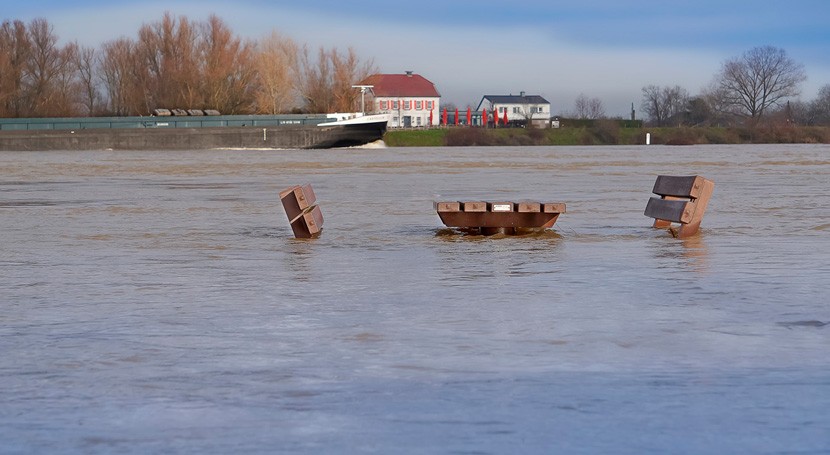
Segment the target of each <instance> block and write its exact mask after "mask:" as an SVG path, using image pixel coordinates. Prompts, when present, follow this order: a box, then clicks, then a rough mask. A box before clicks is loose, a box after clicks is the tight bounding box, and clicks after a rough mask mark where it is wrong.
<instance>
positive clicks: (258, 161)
mask: <svg viewBox="0 0 830 455" xmlns="http://www.w3.org/2000/svg"><path fill="white" fill-rule="evenodd" d="M658 174H674V175H691V174H700V175H703V176H705V177H707V178H709V179H711V180H713V181H715V183H716V187H715V193H714V196H713V198H712V201H711V202H710V204H709V208H708V212H707V214H706V217H705V219H704V220H703V225H702V230H701V233H700V234H699V235H697V236H695V237H693V238H691V239H688V240H677V239H674V238H672V237H671V235H669V234H668V233H667V231H664V230H655V229H652V228H651V227H650V225H651V220H650V219H649V218H646V217H645V216H643V210H644V208H645V204H646V201H647V200H648V198H649V197H650V196H651V194H650V190H651V187H652V185H653V183H654V179H655V177H656V175H658ZM304 183H311V184H312V185H313V186H314V189H315V192H316V194H317V197H318V202H319V204H320V205H321V208H322V211H323V215H324V217H325V224H324V230H323V233H322V236H321V237H320V238H319V239H315V240H311V241H307V240H295V239H293V238H292V235H291V230H290V228H289V226H288V223H287V220H286V218H285V214H284V212H283V211H282V206H281V204H280V202H279V200H278V197H277V194H278V193H279V191H280V190H282V189H284V188H286V187H288V186H291V185H295V184H304ZM828 189H830V147H828V146H826V145H796V146H789V145H786V146H778V145H777V146H693V147H661V146H651V147H609V146H605V147H520V148H509V147H493V148H385V149H347V150H328V151H294V150H281V151H233V152H227V151H193V152H166V151H158V152H104V151H101V152H30V153H11V152H0V235H2V238H1V239H0V240H1V241H0V277H2V279H0V305H2V306H0V308H2V312H0V352H2V356H0V383H2V384H3V387H2V388H0V403H2V406H0V441H3V443H2V448H1V449H0V452H3V453H20V454H24V453H26V454H28V453H158V452H165V453H245V452H259V453H262V452H266V453H552V452H567V453H827V452H828V451H830V436H828V435H830V364H829V363H828V354H827V353H828V348H830V343H829V342H830V327H828V326H825V325H824V324H825V323H827V322H830V307H828V305H827V303H826V296H827V294H828V287H829V286H828V283H830V198H828V196H827V193H828ZM469 199H478V200H482V199H484V200H524V199H532V200H539V201H545V202H565V203H566V204H567V208H568V210H567V213H566V214H563V215H562V216H561V217H560V218H559V221H558V222H557V224H556V226H555V229H553V230H551V231H548V232H545V233H543V234H534V235H527V236H517V237H503V236H494V237H480V236H466V235H461V234H458V233H455V232H453V231H449V230H447V229H444V228H443V226H442V225H441V223H440V220H439V219H438V217H437V215H436V214H435V212H434V211H433V209H432V203H433V201H435V200H469Z"/></svg>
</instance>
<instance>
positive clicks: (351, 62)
mask: <svg viewBox="0 0 830 455" xmlns="http://www.w3.org/2000/svg"><path fill="white" fill-rule="evenodd" d="M376 71H377V70H376V68H375V66H374V64H372V62H371V61H367V62H361V61H360V59H359V58H358V56H357V54H356V53H355V51H354V50H353V49H351V48H350V49H349V51H348V53H347V54H346V55H341V54H340V53H339V52H338V51H337V49H334V48H333V49H331V50H329V51H327V50H325V49H324V48H322V47H321V48H320V50H319V51H318V53H317V60H316V62H315V61H312V59H311V56H310V54H309V51H308V48H305V49H303V52H302V54H301V57H300V84H299V87H300V94H301V96H302V98H303V102H304V103H305V109H306V111H308V112H316V113H322V112H336V111H341V112H350V111H354V110H355V109H356V101H357V99H359V96H358V92H357V91H355V90H354V89H353V88H352V85H354V84H357V83H358V82H360V81H361V80H363V79H365V78H367V77H368V76H369V75H370V74H372V73H373V72H376Z"/></svg>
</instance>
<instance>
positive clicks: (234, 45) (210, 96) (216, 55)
mask: <svg viewBox="0 0 830 455" xmlns="http://www.w3.org/2000/svg"><path fill="white" fill-rule="evenodd" d="M200 49H201V52H200V54H201V55H202V59H203V65H204V66H203V68H204V70H203V74H202V77H201V80H202V84H201V89H202V92H203V93H202V94H201V99H202V100H203V106H204V107H206V108H211V109H217V110H219V111H221V112H224V113H228V114H237V113H243V112H244V113H247V112H251V111H252V110H253V106H254V102H255V95H254V92H253V86H254V81H255V77H256V68H255V64H254V45H253V43H250V42H243V41H242V40H241V39H240V38H238V37H236V36H234V34H233V32H232V31H231V29H230V28H229V27H228V26H227V25H226V24H225V23H224V22H223V21H222V20H221V19H219V17H217V16H215V15H211V16H210V17H209V18H208V21H207V23H205V24H203V25H202V27H201V34H200Z"/></svg>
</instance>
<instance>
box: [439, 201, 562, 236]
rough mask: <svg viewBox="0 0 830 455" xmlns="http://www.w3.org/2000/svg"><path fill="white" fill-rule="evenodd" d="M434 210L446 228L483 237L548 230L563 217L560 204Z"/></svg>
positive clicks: (457, 204) (453, 205) (471, 204)
mask: <svg viewBox="0 0 830 455" xmlns="http://www.w3.org/2000/svg"><path fill="white" fill-rule="evenodd" d="M435 210H436V211H437V212H438V216H439V217H440V218H441V222H443V223H444V224H445V225H446V226H447V227H455V228H461V229H465V230H471V231H475V232H478V233H480V234H483V235H491V234H498V233H501V234H515V233H517V231H518V230H521V229H548V228H551V227H553V225H554V223H556V220H557V219H558V218H559V215H560V214H562V213H565V204H563V203H561V202H509V201H499V202H487V201H466V202H461V201H450V202H436V203H435Z"/></svg>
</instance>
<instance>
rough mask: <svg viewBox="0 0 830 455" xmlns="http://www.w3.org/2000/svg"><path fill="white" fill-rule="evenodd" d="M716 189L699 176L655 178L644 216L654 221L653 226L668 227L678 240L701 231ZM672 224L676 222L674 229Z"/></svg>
mask: <svg viewBox="0 0 830 455" xmlns="http://www.w3.org/2000/svg"><path fill="white" fill-rule="evenodd" d="M714 190H715V183H714V182H712V181H711V180H707V179H705V178H703V177H701V176H699V175H692V176H683V177H679V176H669V175H658V176H657V181H655V182H654V189H653V190H652V193H654V194H657V195H658V196H660V197H659V198H656V197H652V198H651V199H649V201H648V204H647V205H646V210H645V215H646V216H648V217H651V218H654V227H656V228H669V230H670V231H671V233H672V235H673V236H675V237H677V238H680V239H682V238H686V237H689V236H691V235H694V234H695V233H696V232H697V231H698V229H699V228H700V222H701V221H702V220H703V214H704V213H705V212H706V205H707V204H709V198H711V197H712V192H713V191H714ZM672 223H679V224H680V226H679V227H677V228H674V227H672Z"/></svg>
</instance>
